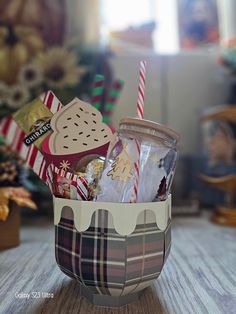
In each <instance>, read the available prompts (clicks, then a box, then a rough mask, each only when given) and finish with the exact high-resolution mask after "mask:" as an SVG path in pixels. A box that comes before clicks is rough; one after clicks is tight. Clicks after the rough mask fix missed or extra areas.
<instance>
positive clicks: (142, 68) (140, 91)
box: [130, 61, 146, 203]
mask: <svg viewBox="0 0 236 314" xmlns="http://www.w3.org/2000/svg"><path fill="white" fill-rule="evenodd" d="M145 81H146V61H141V62H140V70H139V86H138V101H137V115H138V118H139V119H143V116H144V111H143V108H144V95H145ZM135 143H136V146H137V153H138V154H137V155H138V159H137V161H136V162H135V163H134V173H135V181H134V188H133V193H132V196H131V200H130V201H131V203H137V196H138V184H139V174H140V173H139V172H140V153H141V145H140V143H139V141H137V140H135Z"/></svg>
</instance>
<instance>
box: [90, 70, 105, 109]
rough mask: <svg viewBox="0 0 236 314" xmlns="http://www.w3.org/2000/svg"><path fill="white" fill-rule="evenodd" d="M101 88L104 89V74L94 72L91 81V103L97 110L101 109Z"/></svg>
mask: <svg viewBox="0 0 236 314" xmlns="http://www.w3.org/2000/svg"><path fill="white" fill-rule="evenodd" d="M103 90H104V76H103V75H100V74H96V76H95V79H94V82H93V91H92V105H93V107H95V108H96V109H97V110H101V105H102V95H103Z"/></svg>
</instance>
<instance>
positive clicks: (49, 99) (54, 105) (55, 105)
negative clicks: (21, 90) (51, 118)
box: [40, 90, 63, 114]
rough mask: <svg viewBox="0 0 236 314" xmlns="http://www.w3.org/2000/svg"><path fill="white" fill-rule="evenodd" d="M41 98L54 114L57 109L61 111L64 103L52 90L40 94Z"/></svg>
mask: <svg viewBox="0 0 236 314" xmlns="http://www.w3.org/2000/svg"><path fill="white" fill-rule="evenodd" d="M40 99H41V100H42V102H43V103H44V105H45V106H46V107H48V109H49V110H50V111H51V112H52V113H53V114H54V113H56V112H57V111H59V110H60V109H61V108H62V107H63V105H62V104H61V102H60V101H59V99H58V98H57V97H56V95H55V94H54V93H53V92H52V91H51V90H49V91H47V92H46V93H44V94H42V95H41V96H40Z"/></svg>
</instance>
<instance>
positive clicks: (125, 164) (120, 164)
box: [107, 148, 131, 181]
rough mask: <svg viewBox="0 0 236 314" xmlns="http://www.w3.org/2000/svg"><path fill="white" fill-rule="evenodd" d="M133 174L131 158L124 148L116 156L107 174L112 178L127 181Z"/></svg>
mask: <svg viewBox="0 0 236 314" xmlns="http://www.w3.org/2000/svg"><path fill="white" fill-rule="evenodd" d="M130 175H131V160H130V157H129V155H128V153H127V152H126V150H125V149H124V148H123V150H122V151H121V153H120V154H119V155H118V156H117V157H116V158H115V161H114V162H113V164H112V170H110V171H109V172H108V174H107V176H108V177H109V176H110V177H111V178H112V180H116V179H118V180H120V181H127V180H128V179H129V178H130Z"/></svg>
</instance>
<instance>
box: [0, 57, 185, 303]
mask: <svg viewBox="0 0 236 314" xmlns="http://www.w3.org/2000/svg"><path fill="white" fill-rule="evenodd" d="M145 72H146V62H141V63H140V75H139V88H138V101H137V117H136V118H129V117H125V118H123V119H122V120H121V121H120V124H119V130H118V131H117V132H115V130H114V128H113V127H111V126H110V125H109V123H110V119H108V118H107V117H106V119H104V117H103V116H102V115H101V113H100V112H99V110H98V109H99V106H100V101H101V89H102V86H103V82H104V78H103V77H101V76H96V78H95V80H94V89H93V97H92V105H91V104H89V103H87V102H84V101H82V100H80V99H78V98H75V99H73V100H72V101H71V102H70V103H69V104H67V105H66V106H63V105H62V104H61V103H60V101H59V100H58V99H57V97H56V96H55V95H54V94H53V93H52V92H51V91H48V92H47V93H46V94H45V95H43V96H40V97H39V98H38V99H36V100H34V101H33V102H31V103H29V104H27V105H26V106H24V107H22V108H21V109H19V110H18V111H17V112H15V113H14V115H13V116H12V117H9V118H7V119H5V120H4V121H2V123H1V126H0V131H1V133H2V134H3V135H4V136H5V138H6V141H7V143H8V144H9V145H11V147H12V149H14V150H15V151H17V152H18V154H19V155H20V157H21V158H22V159H24V160H26V161H27V164H28V165H29V166H30V167H31V168H32V169H33V170H34V172H35V173H36V174H37V175H38V176H39V177H40V178H41V179H42V180H43V181H44V182H45V183H46V184H47V185H48V186H49V188H50V190H51V192H52V194H53V202H54V223H55V253H56V261H57V264H58V266H59V268H60V269H61V270H62V272H64V273H65V274H66V275H68V276H69V277H71V278H74V279H76V280H77V281H78V283H79V286H80V291H81V295H83V296H85V297H86V298H87V299H89V300H90V301H91V302H92V303H94V304H98V305H103V306H104V305H106V306H121V305H124V304H127V303H129V302H131V301H134V300H136V299H137V298H138V297H139V295H140V292H141V291H142V290H143V289H144V288H146V287H147V286H149V285H150V284H151V283H152V281H153V280H154V279H156V278H157V277H158V276H159V275H160V272H161V270H162V267H163V265H164V263H165V261H166V258H167V256H168V254H169V250H170V243H171V236H170V226H171V196H170V187H171V183H172V179H173V174H174V170H175V164H176V158H177V149H176V146H177V143H178V140H179V136H178V134H177V133H176V132H175V131H173V130H171V129H169V128H167V127H166V126H164V125H160V124H158V123H155V122H152V121H148V120H145V119H143V117H144V113H143V108H144V91H145ZM122 86H123V82H121V81H120V82H119V84H117V83H116V85H114V84H113V87H112V89H113V94H111V98H110V99H109V102H108V104H107V105H106V107H107V110H108V111H109V109H110V108H111V106H112V103H113V102H114V99H116V98H117V97H118V96H119V93H120V91H121V88H122Z"/></svg>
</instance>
